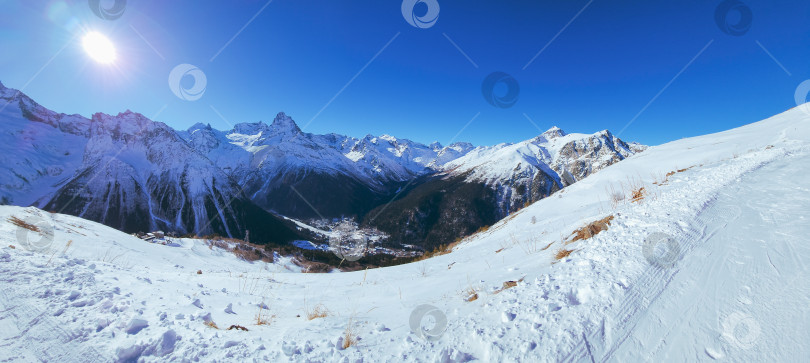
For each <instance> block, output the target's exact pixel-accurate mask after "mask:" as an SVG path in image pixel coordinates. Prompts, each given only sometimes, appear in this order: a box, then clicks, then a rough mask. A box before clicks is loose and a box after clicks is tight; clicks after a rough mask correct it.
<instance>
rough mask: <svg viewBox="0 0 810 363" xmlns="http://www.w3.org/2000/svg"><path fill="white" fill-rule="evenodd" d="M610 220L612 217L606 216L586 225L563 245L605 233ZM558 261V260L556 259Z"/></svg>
mask: <svg viewBox="0 0 810 363" xmlns="http://www.w3.org/2000/svg"><path fill="white" fill-rule="evenodd" d="M612 220H613V216H612V215H610V216H607V217H605V218H602V219H600V220H597V221H593V222H591V223H588V224H587V225H585V226H583V227H581V228H579V229H577V230H575V231H574V233H572V235H573V236H574V238H572V239H571V240H570V241H568V242H566V243H565V244H570V243H574V242H576V241H579V240H586V239H589V238H591V237H593V236H596V235H597V234H599V233H600V232H602V231H606V230H607V229H608V226H610V221H612ZM549 246H550V245H549ZM546 248H548V246H546ZM566 256H567V255H566ZM563 257H565V256H563ZM558 260H559V258H558Z"/></svg>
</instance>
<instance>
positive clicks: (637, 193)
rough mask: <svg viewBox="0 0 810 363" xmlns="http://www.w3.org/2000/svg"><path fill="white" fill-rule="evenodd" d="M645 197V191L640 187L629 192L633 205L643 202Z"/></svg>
mask: <svg viewBox="0 0 810 363" xmlns="http://www.w3.org/2000/svg"><path fill="white" fill-rule="evenodd" d="M645 196H647V190H646V189H644V187H641V188H638V189H636V190H633V191H632V192H630V201H631V202H633V203H638V202H640V201H642V200H644V197H645Z"/></svg>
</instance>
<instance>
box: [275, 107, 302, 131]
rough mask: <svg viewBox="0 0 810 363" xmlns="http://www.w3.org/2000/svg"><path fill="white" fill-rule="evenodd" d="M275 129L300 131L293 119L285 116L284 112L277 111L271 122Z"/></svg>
mask: <svg viewBox="0 0 810 363" xmlns="http://www.w3.org/2000/svg"><path fill="white" fill-rule="evenodd" d="M271 126H272V127H273V129H274V130H275V131H293V132H296V133H298V132H301V129H300V128H298V125H297V124H296V123H295V121H293V119H292V117H290V116H287V114H286V113H284V112H283V111H282V112H279V113H278V115H276V118H275V119H273V124H272V125H271Z"/></svg>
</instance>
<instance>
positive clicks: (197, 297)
mask: <svg viewBox="0 0 810 363" xmlns="http://www.w3.org/2000/svg"><path fill="white" fill-rule="evenodd" d="M806 165H810V116H808V115H807V114H805V113H803V112H801V111H800V110H798V109H795V110H791V111H789V112H787V113H784V114H781V115H778V116H775V117H773V118H771V119H768V120H765V121H762V122H759V123H755V124H751V125H747V126H744V127H741V128H738V129H734V130H729V131H726V132H722V133H718V134H713V135H706V136H702V137H695V138H690V139H683V140H678V141H675V142H671V143H668V144H665V145H661V146H657V147H652V148H650V149H648V150H647V151H645V152H644V153H641V154H638V155H634V156H631V157H629V158H627V159H626V160H625V161H623V162H621V163H616V164H614V165H611V166H609V167H607V168H605V169H604V170H602V171H600V172H599V173H596V174H593V175H591V176H590V177H588V178H586V179H583V180H581V181H579V182H577V183H576V184H573V185H571V186H569V187H567V188H566V189H564V190H562V191H560V192H557V193H555V194H554V195H552V196H551V197H549V198H545V199H543V200H540V201H538V202H536V203H534V204H533V205H531V206H529V207H527V208H524V209H523V210H521V211H520V212H518V213H515V214H513V215H512V216H510V217H509V218H506V219H505V220H503V221H501V222H500V223H498V224H496V225H495V226H493V227H491V228H490V229H489V230H488V231H486V232H483V233H479V234H476V235H474V236H472V237H470V238H467V239H466V240H465V241H464V242H462V243H461V244H460V245H458V246H457V247H456V248H455V249H454V251H453V252H452V253H449V254H445V255H442V256H439V257H434V258H431V259H428V260H426V261H423V262H417V263H413V264H407V265H400V266H395V267H389V268H382V269H376V270H368V271H358V272H351V273H332V274H299V273H294V272H291V271H290V270H289V269H287V268H285V266H286V265H285V264H284V263H282V262H280V263H278V264H275V265H266V264H263V263H258V264H250V263H245V262H240V261H237V260H235V258H233V257H232V256H227V255H217V250H207V247H202V246H200V245H197V244H195V243H200V242H199V241H197V242H195V241H184V242H182V244H181V246H178V247H169V246H159V245H149V244H146V243H144V242H142V241H139V240H135V239H133V238H131V237H129V236H126V235H123V234H120V233H118V232H116V231H114V230H111V229H109V228H107V227H104V226H101V225H98V224H96V223H92V222H87V221H82V220H80V219H78V218H75V217H69V216H61V215H50V214H48V213H45V212H41V211H37V210H36V209H26V210H23V209H21V208H19V207H9V206H5V207H0V218H2V219H0V230H2V231H3V232H4V233H2V234H0V236H2V237H0V238H2V239H4V240H3V241H2V243H0V246H6V245H15V246H16V248H15V249H11V248H8V247H2V249H0V270H2V272H0V276H2V279H0V284H2V286H0V327H2V329H0V334H2V338H1V339H2V342H3V343H2V344H3V347H4V348H3V349H2V350H0V359H4V360H12V361H30V360H49V361H51V360H61V361H94V360H96V361H108V360H120V361H132V360H143V361H165V360H206V361H210V360H226V359H227V360H240V361H245V360H253V359H257V360H264V359H267V360H271V361H307V360H311V361H360V360H362V361H442V362H464V361H471V360H481V361H557V360H565V361H586V362H589V361H604V360H609V361H638V360H643V361H662V360H666V361H683V360H687V361H708V360H712V359H715V360H728V361H763V360H767V361H800V360H802V359H804V358H803V357H807V356H810V348H808V346H807V345H806V343H805V342H806V341H808V339H810V331H808V330H807V326H810V314H808V310H807V309H806V304H807V301H808V298H810V287H808V285H807V284H806V283H804V282H805V281H806V280H807V279H808V278H810V270H808V266H809V265H808V264H810V241H808V239H807V236H808V235H810V223H808V222H810V219H808V209H810V203H808V201H809V200H808V191H810V182H808V180H810V179H809V178H808V176H809V175H808V171H807V168H806ZM678 170H682V171H680V172H677V171H678ZM672 171H676V172H675V173H674V174H671V175H670V176H666V174H667V173H669V172H672ZM630 185H632V187H633V188H637V187H641V186H643V187H644V188H645V191H646V192H647V194H646V197H645V198H644V199H642V200H640V201H638V202H632V201H630V199H629V195H627V194H629V192H630V188H631V187H630ZM623 187H624V189H622V188H623ZM611 188H612V189H613V190H618V191H622V192H623V194H624V196H625V198H624V199H623V200H618V198H617V202H616V203H613V202H612V201H611V200H610V199H611V197H610V196H609V194H611V190H612V189H611ZM612 194H615V193H612ZM30 214H40V215H42V218H43V219H45V220H46V221H50V223H53V224H54V225H55V226H56V233H55V240H54V243H53V245H52V249H51V251H50V252H45V253H42V252H29V251H26V250H25V249H23V248H22V247H21V244H20V243H19V242H18V241H17V240H16V237H15V233H16V231H17V230H18V229H17V228H16V227H14V226H12V225H11V224H10V223H8V222H6V220H7V218H8V217H9V216H11V215H15V216H19V217H23V216H24V215H30ZM608 215H612V216H614V219H613V221H612V222H611V225H610V227H609V229H608V230H607V231H604V232H602V233H600V234H598V235H596V236H594V237H593V238H591V239H588V240H585V241H578V242H575V243H573V244H568V245H563V244H562V243H561V240H563V239H567V237H568V235H569V234H571V233H572V231H573V230H574V229H576V228H578V227H580V226H582V225H583V224H585V223H587V222H591V221H594V220H596V219H601V218H603V217H605V216H608ZM654 233H664V234H666V235H668V236H670V237H671V240H672V241H673V242H671V244H670V246H672V243H674V246H676V247H675V248H674V249H672V250H671V251H676V252H677V253H673V254H672V255H669V257H675V258H673V259H669V258H668V255H661V254H658V253H650V250H646V253H645V248H644V246H645V239H646V238H648V237H650V236H651V235H653V234H654ZM68 240H73V241H74V242H73V245H72V246H71V247H70V248H69V249H68V250H67V252H66V254H65V255H63V254H62V253H61V252H62V251H63V249H64V245H65V243H66V242H67V241H68ZM548 244H551V245H550V246H549V247H548V248H547V249H543V247H545V246H546V245H548ZM659 247H660V246H659ZM560 248H566V249H571V250H574V252H572V253H571V254H570V255H569V256H568V257H566V258H563V259H562V260H560V261H556V260H555V258H554V257H553V255H554V254H555V252H556V251H557V250H558V249H560ZM122 253H125V254H124V256H127V257H128V258H129V259H128V260H127V259H124V258H119V259H115V260H111V258H109V257H106V258H105V257H104V256H117V255H120V254H122ZM104 260H107V262H104ZM197 269H201V270H202V274H196V273H195V271H196V270H197ZM506 281H519V282H517V283H516V286H514V287H511V288H508V289H505V290H502V291H498V289H500V288H501V287H502V286H503V285H504V282H506ZM507 286H508V285H507ZM469 289H472V290H474V291H476V293H477V296H478V298H477V299H476V300H473V301H470V302H467V301H465V300H466V298H467V297H468V296H469V295H468V291H467V290H469ZM319 304H322V306H324V307H325V308H326V309H327V310H328V314H327V316H326V317H323V318H317V319H314V320H307V319H306V317H305V316H306V312H307V311H311V310H312V309H314V307H315V306H316V305H319ZM421 304H429V305H431V306H433V307H435V308H436V310H433V311H432V312H431V314H432V315H430V316H432V319H433V321H434V322H438V323H439V324H442V323H443V322H445V321H446V327H444V329H438V331H436V332H435V333H436V334H435V335H431V334H427V335H426V334H421V335H417V334H415V333H413V332H412V331H411V328H410V321H409V319H411V318H412V317H413V315H412V313H413V312H414V311H417V312H419V311H421V310H419V309H417V307H418V306H420V305H421ZM259 305H261V306H266V307H267V308H268V309H267V310H260V309H259ZM260 311H261V313H262V314H267V315H273V318H272V322H271V323H270V324H269V325H256V324H255V323H254V322H255V316H256V314H257V313H259V312H260ZM418 318H419V316H416V321H417V322H419V319H418ZM207 320H212V321H214V322H215V323H216V324H217V325H218V326H219V327H220V328H227V327H229V326H230V325H232V324H240V325H244V326H245V327H247V328H248V329H249V331H238V330H224V329H220V330H218V329H214V328H210V327H208V326H206V325H205V324H204V321H207ZM428 320H430V319H428ZM427 324H428V325H430V322H428V323H427ZM347 327H351V330H352V332H353V335H354V336H356V337H357V338H358V339H359V340H358V341H357V344H356V345H355V346H352V347H349V348H347V349H343V347H342V344H341V343H342V339H343V336H344V335H345V331H346V329H347ZM425 336H427V337H429V338H434V339H424V338H423V337H425Z"/></svg>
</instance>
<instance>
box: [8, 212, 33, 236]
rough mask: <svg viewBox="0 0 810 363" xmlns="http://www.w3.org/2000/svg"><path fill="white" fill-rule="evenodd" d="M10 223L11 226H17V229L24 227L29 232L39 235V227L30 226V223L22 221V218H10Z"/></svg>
mask: <svg viewBox="0 0 810 363" xmlns="http://www.w3.org/2000/svg"><path fill="white" fill-rule="evenodd" d="M8 221H9V222H11V224H13V225H15V226H17V227H22V228H25V229H27V230H29V231H31V232H37V233H39V227H37V226H35V225H33V224H30V223H27V222H25V221H24V220H22V219H20V218H17V217H16V216H11V217H9V218H8Z"/></svg>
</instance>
